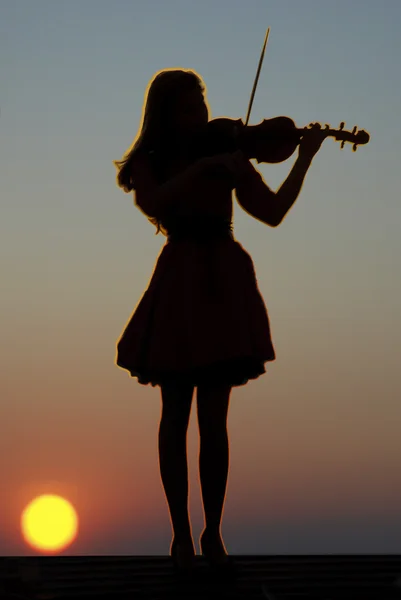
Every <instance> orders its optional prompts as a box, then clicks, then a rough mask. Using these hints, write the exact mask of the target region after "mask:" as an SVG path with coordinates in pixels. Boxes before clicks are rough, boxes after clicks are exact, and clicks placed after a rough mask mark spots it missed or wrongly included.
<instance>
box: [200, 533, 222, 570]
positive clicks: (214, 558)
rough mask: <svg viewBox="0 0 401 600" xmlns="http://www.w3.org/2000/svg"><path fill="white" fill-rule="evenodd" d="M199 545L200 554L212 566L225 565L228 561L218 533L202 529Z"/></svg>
mask: <svg viewBox="0 0 401 600" xmlns="http://www.w3.org/2000/svg"><path fill="white" fill-rule="evenodd" d="M200 547H201V551H202V554H203V556H204V557H205V558H207V559H208V560H209V562H211V563H212V564H213V565H214V566H217V567H219V566H220V565H226V564H228V563H229V557H228V554H227V552H226V549H225V547H224V543H223V540H222V539H221V535H220V533H219V532H218V531H217V532H211V531H208V529H204V531H203V532H202V535H201V537H200Z"/></svg>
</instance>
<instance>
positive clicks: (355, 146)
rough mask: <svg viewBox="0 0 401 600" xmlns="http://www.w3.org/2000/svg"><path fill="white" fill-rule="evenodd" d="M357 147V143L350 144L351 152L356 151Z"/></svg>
mask: <svg viewBox="0 0 401 600" xmlns="http://www.w3.org/2000/svg"><path fill="white" fill-rule="evenodd" d="M357 148H358V146H357V144H354V145H353V146H352V150H353V152H356V150H357Z"/></svg>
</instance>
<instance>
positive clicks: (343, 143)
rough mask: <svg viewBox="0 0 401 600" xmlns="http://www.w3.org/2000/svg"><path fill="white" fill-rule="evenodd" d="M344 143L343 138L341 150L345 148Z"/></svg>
mask: <svg viewBox="0 0 401 600" xmlns="http://www.w3.org/2000/svg"><path fill="white" fill-rule="evenodd" d="M344 145H345V141H344V140H343V141H342V142H341V150H342V149H343V148H344Z"/></svg>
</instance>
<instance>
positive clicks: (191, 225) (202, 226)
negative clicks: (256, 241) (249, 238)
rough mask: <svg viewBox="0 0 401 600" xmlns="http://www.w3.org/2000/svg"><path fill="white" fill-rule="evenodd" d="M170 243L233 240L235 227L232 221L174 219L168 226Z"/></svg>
mask: <svg viewBox="0 0 401 600" xmlns="http://www.w3.org/2000/svg"><path fill="white" fill-rule="evenodd" d="M167 231H168V236H167V240H168V241H169V242H182V241H195V242H199V243H207V242H209V241H212V240H219V239H229V238H230V239H233V237H234V235H233V225H232V222H231V221H230V219H217V218H215V217H214V218H211V217H209V218H201V219H200V218H198V219H194V218H191V219H184V218H180V219H178V218H177V219H174V221H173V222H171V223H170V224H169V225H167Z"/></svg>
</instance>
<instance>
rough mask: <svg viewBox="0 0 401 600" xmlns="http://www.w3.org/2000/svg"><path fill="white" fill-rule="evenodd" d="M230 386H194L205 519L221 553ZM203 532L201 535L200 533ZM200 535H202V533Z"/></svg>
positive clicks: (223, 551) (227, 453)
mask: <svg viewBox="0 0 401 600" xmlns="http://www.w3.org/2000/svg"><path fill="white" fill-rule="evenodd" d="M230 393H231V387H230V386H226V385H220V386H218V385H206V384H205V385H200V386H198V398H197V400H198V402H197V405H198V423H199V433H200V454H199V473H200V480H201V488H202V498H203V507H204V513H205V522H206V528H205V530H204V533H205V531H207V533H208V537H209V539H214V540H215V546H216V544H217V549H218V547H219V546H220V549H219V550H218V552H217V554H218V555H221V554H222V553H224V554H225V549H224V545H223V542H222V540H221V534H220V525H221V518H222V513H223V506H224V498H225V493H226V486H227V477H228V469H229V442H228V432H227V414H228V407H229V399H230ZM204 533H203V534H204ZM203 534H202V536H203Z"/></svg>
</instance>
